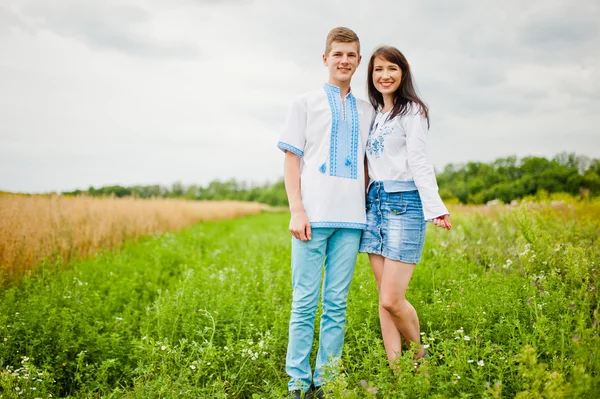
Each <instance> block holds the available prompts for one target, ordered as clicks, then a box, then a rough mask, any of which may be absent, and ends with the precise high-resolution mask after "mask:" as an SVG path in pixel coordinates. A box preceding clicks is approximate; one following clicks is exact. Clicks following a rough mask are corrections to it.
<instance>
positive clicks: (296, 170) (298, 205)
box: [283, 151, 311, 241]
mask: <svg viewBox="0 0 600 399" xmlns="http://www.w3.org/2000/svg"><path fill="white" fill-rule="evenodd" d="M283 180H284V182H285V192H286V194H287V197H288V202H289V204H290V213H291V215H292V217H291V219H290V233H292V235H293V236H294V237H296V238H297V239H299V240H301V241H308V240H310V239H311V231H310V222H309V221H308V217H307V216H306V212H305V211H304V205H302V195H301V191H300V157H299V156H298V155H296V154H294V153H293V152H290V151H286V153H285V161H284V166H283Z"/></svg>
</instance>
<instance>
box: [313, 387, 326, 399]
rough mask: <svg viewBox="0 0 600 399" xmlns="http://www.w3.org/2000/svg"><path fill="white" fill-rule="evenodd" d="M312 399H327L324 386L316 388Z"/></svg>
mask: <svg viewBox="0 0 600 399" xmlns="http://www.w3.org/2000/svg"><path fill="white" fill-rule="evenodd" d="M311 398H313V399H325V392H323V386H318V387H314V390H313V391H312V396H311Z"/></svg>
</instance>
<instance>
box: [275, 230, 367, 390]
mask: <svg viewBox="0 0 600 399" xmlns="http://www.w3.org/2000/svg"><path fill="white" fill-rule="evenodd" d="M361 233H362V230H357V229H343V228H339V229H338V228H314V229H312V239H311V240H310V241H300V240H298V239H296V238H292V288H293V290H294V292H293V299H292V314H291V317H290V329H289V341H288V349H287V357H286V372H287V374H288V375H289V376H290V382H289V384H288V388H289V389H290V390H293V389H301V390H303V391H307V390H308V388H309V387H310V384H311V382H313V383H314V385H315V386H320V385H323V383H324V382H325V381H324V374H325V373H324V366H325V365H327V364H328V363H330V362H331V361H332V360H336V359H339V358H340V357H341V355H342V346H343V345H344V328H345V326H346V303H347V298H348V289H349V288H350V281H351V280H352V275H353V274H354V265H355V264H356V256H357V254H358V247H359V245H360V237H361ZM323 260H325V267H324V268H323ZM321 286H322V293H323V313H322V316H321V327H320V333H319V351H318V352H317V362H316V365H315V372H314V377H313V374H312V372H311V368H310V352H311V349H312V344H313V338H314V333H315V315H316V313H317V306H318V304H319V296H320V295H319V294H320V291H321Z"/></svg>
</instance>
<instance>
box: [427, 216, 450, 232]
mask: <svg viewBox="0 0 600 399" xmlns="http://www.w3.org/2000/svg"><path fill="white" fill-rule="evenodd" d="M432 222H433V224H435V225H436V226H438V227H442V228H444V229H447V230H450V229H451V228H452V224H450V215H442V216H438V217H436V218H433V220H432Z"/></svg>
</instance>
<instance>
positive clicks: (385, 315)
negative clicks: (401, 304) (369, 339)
mask: <svg viewBox="0 0 600 399" xmlns="http://www.w3.org/2000/svg"><path fill="white" fill-rule="evenodd" d="M369 260H370V261H371V267H372V269H373V275H374V276H375V281H376V282H377V290H378V291H379V295H380V297H381V278H382V276H383V268H384V261H385V258H384V257H383V256H381V255H374V254H369ZM379 323H380V325H381V336H382V338H383V346H384V347H385V353H386V355H387V358H388V361H389V362H390V365H391V364H393V363H394V362H395V361H396V359H397V358H398V356H400V353H401V352H402V337H401V336H400V332H399V331H398V328H396V325H395V323H394V320H393V319H392V315H391V314H390V313H389V312H388V311H387V310H386V309H385V308H384V307H383V306H381V300H380V301H379Z"/></svg>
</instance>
